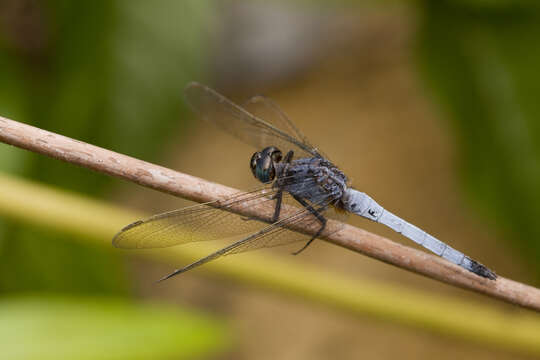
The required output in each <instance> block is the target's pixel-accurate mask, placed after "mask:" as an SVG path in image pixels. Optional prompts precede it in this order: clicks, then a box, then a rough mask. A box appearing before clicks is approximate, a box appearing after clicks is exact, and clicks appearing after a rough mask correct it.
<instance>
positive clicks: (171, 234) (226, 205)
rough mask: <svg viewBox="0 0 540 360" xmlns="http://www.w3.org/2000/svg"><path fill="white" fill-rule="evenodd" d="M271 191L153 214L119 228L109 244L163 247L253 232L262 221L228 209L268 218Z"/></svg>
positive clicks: (131, 246) (271, 211)
mask: <svg viewBox="0 0 540 360" xmlns="http://www.w3.org/2000/svg"><path fill="white" fill-rule="evenodd" d="M274 193H275V191H274V190H272V189H270V188H268V187H265V188H262V189H258V190H256V191H253V192H249V193H240V194H237V195H235V196H233V197H231V198H229V199H226V200H219V201H215V202H211V203H206V204H199V205H194V206H190V207H187V208H183V209H179V210H174V211H170V212H166V213H163V214H159V215H155V216H152V217H151V218H148V219H146V220H141V221H137V222H135V223H133V224H130V225H128V226H126V227H125V228H123V229H122V230H121V231H120V232H119V233H118V234H116V236H115V237H114V239H113V245H114V246H116V247H118V248H124V249H141V248H147V249H149V248H163V247H169V246H175V245H180V244H185V243H189V242H194V241H202V240H215V239H226V238H231V237H234V236H238V235H242V234H248V233H251V232H255V231H257V230H260V229H261V228H262V227H264V226H265V223H264V222H261V221H257V220H252V219H247V218H245V217H242V216H240V215H237V214H234V213H232V212H229V211H230V210H235V209H236V210H239V209H244V210H246V211H247V212H248V213H249V212H250V211H253V212H254V214H255V212H256V214H261V215H264V216H265V218H266V219H271V217H272V215H273V212H274V208H275V200H274V199H272V195H273V194H274ZM228 210H229V211H228ZM266 225H267V224H266Z"/></svg>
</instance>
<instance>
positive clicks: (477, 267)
mask: <svg viewBox="0 0 540 360" xmlns="http://www.w3.org/2000/svg"><path fill="white" fill-rule="evenodd" d="M469 270H470V271H472V272H473V273H475V274H476V275H479V276H481V277H485V278H487V279H490V280H496V279H497V274H495V272H493V271H491V270H490V269H488V268H487V267H485V266H484V265H482V264H480V263H479V262H478V261H475V260H472V259H471V266H470V269H469Z"/></svg>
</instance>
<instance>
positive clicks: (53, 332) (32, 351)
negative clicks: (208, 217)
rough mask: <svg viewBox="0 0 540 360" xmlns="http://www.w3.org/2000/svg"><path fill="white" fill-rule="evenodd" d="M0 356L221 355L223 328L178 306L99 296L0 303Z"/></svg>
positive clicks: (18, 358)
mask: <svg viewBox="0 0 540 360" xmlns="http://www.w3.org/2000/svg"><path fill="white" fill-rule="evenodd" d="M0 320H1V321H0V338H1V339H2V358H3V359H11V360H26V359H41V360H47V359H51V360H52V359H54V360H62V359H79V360H83V359H110V360H113V359H132V360H134V359H173V358H174V359H193V358H202V357H203V356H208V355H214V354H216V353H218V352H221V351H223V350H224V349H225V348H226V346H227V345H226V344H227V342H228V341H229V339H227V338H226V335H225V327H224V326H223V325H222V324H221V323H220V322H218V321H215V320H211V319H209V318H207V317H206V316H203V315H201V314H196V313H193V312H189V313H188V312H185V311H182V310H179V309H178V307H170V306H169V307H166V306H163V305H157V304H154V305H150V304H146V305H143V304H134V303H132V302H127V301H122V300H118V299H111V298H100V297H90V298H87V297H78V298H71V297H51V296H45V297H44V296H41V297H40V298H39V299H37V298H35V297H15V298H4V299H3V300H1V301H0Z"/></svg>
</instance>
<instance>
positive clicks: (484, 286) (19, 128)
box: [0, 117, 540, 311]
mask: <svg viewBox="0 0 540 360" xmlns="http://www.w3.org/2000/svg"><path fill="white" fill-rule="evenodd" d="M0 141H2V142H5V143H7V144H11V145H14V146H17V147H20V148H23V149H27V150H30V151H34V152H37V153H40V154H43V155H47V156H50V157H53V158H56V159H59V160H63V161H67V162H70V163H73V164H77V165H80V166H83V167H87V168H89V169H92V170H95V171H98V172H101V173H106V174H109V175H112V176H116V177H119V178H122V179H125V180H129V181H132V182H135V183H137V184H140V185H143V186H146V187H150V188H152V189H156V190H159V191H162V192H166V193H169V194H172V195H175V196H179V197H182V198H186V199H189V200H193V201H197V202H207V201H213V200H217V199H223V198H226V197H228V196H231V195H232V194H234V193H237V192H238V190H236V189H233V188H230V187H227V186H223V185H220V184H216V183H212V182H209V181H206V180H203V179H200V178H197V177H194V176H190V175H186V174H182V173H179V172H176V171H174V170H171V169H167V168H164V167H161V166H158V165H154V164H151V163H148V162H145V161H141V160H137V159H134V158H132V157H129V156H125V155H122V154H118V153H115V152H113V151H109V150H105V149H102V148H99V147H97V146H93V145H90V144H86V143H83V142H81V141H77V140H73V139H70V138H67V137H65V136H61V135H57V134H54V133H51V132H48V131H45V130H41V129H38V128H35V127H32V126H29V125H25V124H21V123H18V122H16V121H13V120H9V119H6V118H3V117H0ZM235 210H236V209H235ZM238 213H240V214H242V215H253V214H247V213H245V212H242V209H238ZM260 216H261V217H263V218H264V216H265V214H260ZM330 226H332V225H330ZM334 226H335V224H334ZM298 230H302V229H298ZM303 230H304V231H306V232H310V230H311V229H303ZM325 240H327V241H329V242H331V243H334V244H336V245H339V246H342V247H344V248H347V249H349V250H352V251H356V252H358V253H362V254H364V255H367V256H369V257H372V258H375V259H378V260H381V261H384V262H386V263H388V264H392V265H395V266H398V267H400V268H402V269H405V270H409V271H413V272H415V273H418V274H422V275H424V276H427V277H429V278H432V279H436V280H439V281H442V282H445V283H447V284H451V285H455V286H458V287H461V288H464V289H469V290H473V291H476V292H478V293H482V294H485V295H488V296H490V297H493V298H497V299H500V300H503V301H506V302H509V303H512V304H516V305H519V306H522V307H525V308H529V309H533V310H536V311H539V310H540V290H539V289H537V288H534V287H531V286H528V285H525V284H521V283H518V282H516V281H512V280H509V279H505V278H503V277H499V278H498V279H497V280H496V281H492V280H488V279H485V278H482V277H479V276H477V275H475V274H473V273H470V272H468V271H467V270H465V269H462V268H461V267H459V266H457V265H454V264H452V263H450V262H448V261H446V260H444V259H442V258H439V257H437V256H434V255H431V254H427V253H425V252H422V251H419V250H416V249H413V248H410V247H407V246H404V245H401V244H398V243H395V242H393V241H391V240H388V239H386V238H383V237H381V236H378V235H375V234H372V233H370V232H367V231H365V230H362V229H359V228H356V227H353V226H350V225H345V227H343V229H342V230H341V231H339V232H337V233H333V234H332V235H330V236H328V237H326V238H325Z"/></svg>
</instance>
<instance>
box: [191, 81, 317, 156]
mask: <svg viewBox="0 0 540 360" xmlns="http://www.w3.org/2000/svg"><path fill="white" fill-rule="evenodd" d="M185 96H186V101H187V103H188V104H189V105H190V106H191V108H192V109H193V111H194V112H195V113H197V114H198V115H199V116H200V117H202V118H203V119H204V120H206V121H209V122H211V123H213V124H215V125H216V126H217V127H219V128H220V129H222V130H223V131H225V132H227V133H229V134H231V135H233V136H235V137H236V138H238V139H240V140H242V141H243V142H245V143H247V144H250V145H252V146H254V147H255V148H257V149H258V150H260V149H263V148H265V147H267V146H276V147H277V148H279V149H280V150H281V151H283V152H284V153H286V152H287V151H289V150H293V151H294V152H295V155H296V156H297V157H312V156H319V153H318V152H317V150H315V149H314V148H313V147H312V146H311V145H309V144H308V143H304V142H303V139H299V138H297V137H295V134H294V133H293V134H290V133H287V132H286V131H284V130H282V129H278V128H277V127H275V126H273V125H272V124H270V123H268V122H266V121H265V120H264V119H259V118H257V117H256V116H254V115H253V114H250V113H249V112H248V111H246V110H245V109H243V108H241V107H240V106H238V105H236V104H234V103H233V102H232V101H230V100H229V99H227V98H225V97H224V96H222V95H220V94H218V93H217V92H215V91H214V90H212V89H210V88H208V87H206V86H204V85H201V84H198V83H190V84H189V85H188V86H187V87H186V89H185Z"/></svg>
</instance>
